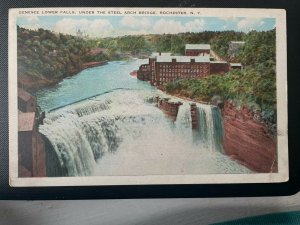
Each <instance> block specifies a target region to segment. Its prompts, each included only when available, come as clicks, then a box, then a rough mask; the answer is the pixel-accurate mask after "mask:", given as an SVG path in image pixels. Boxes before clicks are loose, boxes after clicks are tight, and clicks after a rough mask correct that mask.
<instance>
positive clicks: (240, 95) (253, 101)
mask: <svg viewBox="0 0 300 225" xmlns="http://www.w3.org/2000/svg"><path fill="white" fill-rule="evenodd" d="M227 35H228V37H227V36H226V33H223V34H222V37H223V40H220V37H221V36H220V35H216V36H215V37H214V38H213V39H211V43H212V45H213V46H214V48H215V51H216V52H217V53H218V54H220V55H223V56H225V57H227V55H226V54H227V49H226V48H225V47H221V46H223V45H227V46H228V43H229V41H230V40H241V39H237V38H238V37H240V38H242V39H243V40H244V41H245V42H246V44H245V46H244V47H243V48H242V49H241V51H240V53H239V54H238V55H237V57H236V58H235V59H233V60H236V61H240V62H242V63H243V65H244V66H245V68H244V69H243V70H242V71H240V70H231V71H229V72H228V73H226V74H225V75H212V76H209V77H205V78H203V79H182V80H176V81H174V82H172V83H168V84H166V85H165V89H166V91H167V92H168V93H173V94H174V93H176V94H179V95H183V96H185V97H189V98H192V99H195V100H206V101H207V100H210V99H211V98H212V97H213V96H215V95H219V96H222V97H223V98H225V99H231V100H233V101H234V102H236V103H238V104H241V105H247V106H249V107H250V108H252V109H253V110H257V109H259V110H261V111H262V115H263V117H264V118H263V119H264V120H266V121H267V122H271V123H276V68H275V65H276V63H275V62H276V61H275V38H276V33H275V30H272V31H266V32H256V31H252V32H249V33H248V34H240V33H237V34H236V37H234V36H235V35H234V33H232V32H227ZM226 43H227V44H226ZM217 46H220V49H217V48H218V47H217Z"/></svg>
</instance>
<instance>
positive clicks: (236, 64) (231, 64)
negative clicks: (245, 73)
mask: <svg viewBox="0 0 300 225" xmlns="http://www.w3.org/2000/svg"><path fill="white" fill-rule="evenodd" d="M230 68H231V69H239V70H242V69H243V66H242V64H241V63H230Z"/></svg>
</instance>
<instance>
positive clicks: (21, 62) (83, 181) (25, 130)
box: [8, 8, 289, 187]
mask: <svg viewBox="0 0 300 225" xmlns="http://www.w3.org/2000/svg"><path fill="white" fill-rule="evenodd" d="M286 60H287V57H286V18H285V11H284V10H280V9H204V8H23V9H10V12H9V75H8V76H9V134H10V149H9V159H10V163H9V172H10V185H11V186H13V187H22V186H73V185H76V186H80V185H99V186H101V185H132V184H134V185H137V184H138V185H146V184H222V183H278V182H286V181H288V179H289V175H288V171H289V166H288V144H287V140H288V139H287V121H288V119H287V65H286V64H287V61H286Z"/></svg>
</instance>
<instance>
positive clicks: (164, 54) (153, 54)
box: [151, 52, 171, 57]
mask: <svg viewBox="0 0 300 225" xmlns="http://www.w3.org/2000/svg"><path fill="white" fill-rule="evenodd" d="M170 55H171V52H161V53H160V52H152V54H151V57H157V56H170Z"/></svg>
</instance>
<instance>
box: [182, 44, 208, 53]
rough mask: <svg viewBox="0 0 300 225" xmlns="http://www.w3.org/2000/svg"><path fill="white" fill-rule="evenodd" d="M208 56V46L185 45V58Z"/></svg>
mask: <svg viewBox="0 0 300 225" xmlns="http://www.w3.org/2000/svg"><path fill="white" fill-rule="evenodd" d="M209 54H210V45H209V44H186V45H185V55H186V56H200V55H202V56H205V55H209Z"/></svg>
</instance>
